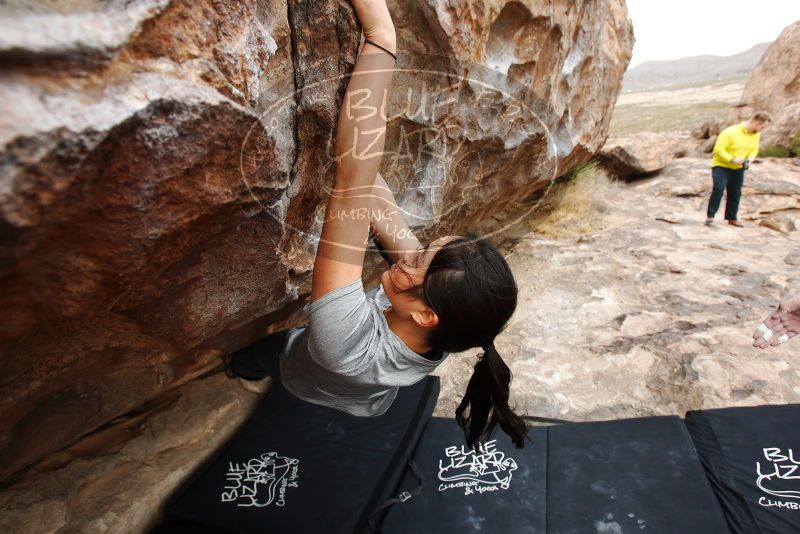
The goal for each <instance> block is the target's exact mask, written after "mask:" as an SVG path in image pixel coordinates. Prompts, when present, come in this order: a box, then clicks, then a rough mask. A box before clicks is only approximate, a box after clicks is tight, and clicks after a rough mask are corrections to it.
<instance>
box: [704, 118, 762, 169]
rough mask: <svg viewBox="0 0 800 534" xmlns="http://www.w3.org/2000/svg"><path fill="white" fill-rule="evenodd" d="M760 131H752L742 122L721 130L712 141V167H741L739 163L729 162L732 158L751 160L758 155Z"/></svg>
mask: <svg viewBox="0 0 800 534" xmlns="http://www.w3.org/2000/svg"><path fill="white" fill-rule="evenodd" d="M760 139H761V134H760V133H752V132H750V131H749V130H748V129H747V128H745V127H744V123H743V122H740V123H739V124H734V125H733V126H728V127H727V128H725V129H724V130H722V131H721V132H720V133H719V135H718V136H717V142H716V143H714V158H713V159H712V160H711V166H712V167H727V168H728V169H741V168H742V166H741V165H735V164H733V163H731V160H732V159H734V158H742V159H749V160H751V161H752V160H753V158H755V157H756V156H757V155H758V141H759V140H760Z"/></svg>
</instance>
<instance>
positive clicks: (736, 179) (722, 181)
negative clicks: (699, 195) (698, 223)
mask: <svg viewBox="0 0 800 534" xmlns="http://www.w3.org/2000/svg"><path fill="white" fill-rule="evenodd" d="M711 179H712V180H713V181H714V187H713V189H712V190H711V198H710V199H709V200H708V211H707V212H706V215H707V216H708V218H709V219H713V218H714V215H716V214H717V210H718V209H719V204H720V202H722V193H723V192H725V191H726V190H727V192H728V195H727V198H726V199H725V219H726V220H728V221H735V220H736V214H737V213H738V212H739V199H741V198H742V184H744V169H743V168H742V169H728V168H727V167H712V168H711Z"/></svg>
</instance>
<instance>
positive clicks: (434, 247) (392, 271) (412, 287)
mask: <svg viewBox="0 0 800 534" xmlns="http://www.w3.org/2000/svg"><path fill="white" fill-rule="evenodd" d="M458 238H459V236H454V235H450V236H445V237H440V238H439V239H436V240H435V241H432V242H431V243H430V244H429V245H428V246H426V247H420V248H418V249H417V250H414V251H411V252H409V253H407V254H406V255H405V256H403V257H402V258H400V259H399V260H398V261H397V262H395V263H394V264H393V265H392V266H391V267H390V268H389V269H388V270H386V271H384V272H383V274H381V285H383V290H384V292H385V293H386V296H387V297H388V299H389V301H390V302H391V303H392V309H393V310H394V313H395V315H398V316H401V317H407V316H410V315H412V314H413V313H414V312H418V311H428V312H432V310H430V307H429V306H428V304H427V303H426V302H425V297H424V295H423V293H422V282H423V280H424V279H425V273H426V272H427V270H428V266H429V265H430V264H431V261H432V260H433V257H434V256H435V255H436V252H438V251H439V249H440V248H442V246H444V245H445V244H446V243H449V242H450V241H453V240H455V239H458Z"/></svg>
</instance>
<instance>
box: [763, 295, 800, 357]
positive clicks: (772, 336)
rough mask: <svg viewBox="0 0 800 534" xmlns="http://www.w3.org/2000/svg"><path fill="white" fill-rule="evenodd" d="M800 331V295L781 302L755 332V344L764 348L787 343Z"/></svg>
mask: <svg viewBox="0 0 800 534" xmlns="http://www.w3.org/2000/svg"><path fill="white" fill-rule="evenodd" d="M798 333H800V295H798V296H797V297H794V298H792V299H789V300H786V301H784V302H781V303H780V304H779V305H778V309H777V310H775V312H774V313H772V314H771V315H770V316H769V317H767V318H765V319H764V320H763V321H762V322H761V324H759V325H758V327H757V328H756V331H755V332H753V346H754V347H758V348H759V349H763V348H766V347H776V346H778V345H782V344H783V343H786V342H787V341H789V340H790V339H792V338H793V337H794V336H796V335H797V334H798Z"/></svg>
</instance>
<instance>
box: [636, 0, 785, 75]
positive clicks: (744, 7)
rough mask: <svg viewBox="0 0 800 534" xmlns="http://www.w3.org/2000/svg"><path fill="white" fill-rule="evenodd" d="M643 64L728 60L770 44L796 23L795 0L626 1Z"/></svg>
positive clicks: (637, 49) (638, 60)
mask: <svg viewBox="0 0 800 534" xmlns="http://www.w3.org/2000/svg"><path fill="white" fill-rule="evenodd" d="M627 3H628V13H629V14H630V17H631V20H632V21H633V31H634V34H635V35H636V44H635V45H634V47H633V59H632V60H631V65H630V66H631V67H635V66H636V65H638V64H639V63H641V62H643V61H650V60H660V59H678V58H682V57H686V56H699V55H701V54H713V55H718V56H729V55H731V54H736V53H738V52H744V51H745V50H747V49H748V48H750V47H751V46H753V45H754V44H757V43H763V42H765V41H774V40H775V38H777V37H778V34H779V33H780V32H781V30H782V29H783V28H785V27H786V26H788V25H789V24H790V23H791V22H792V21H796V20H800V0H669V1H666V0H627Z"/></svg>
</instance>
